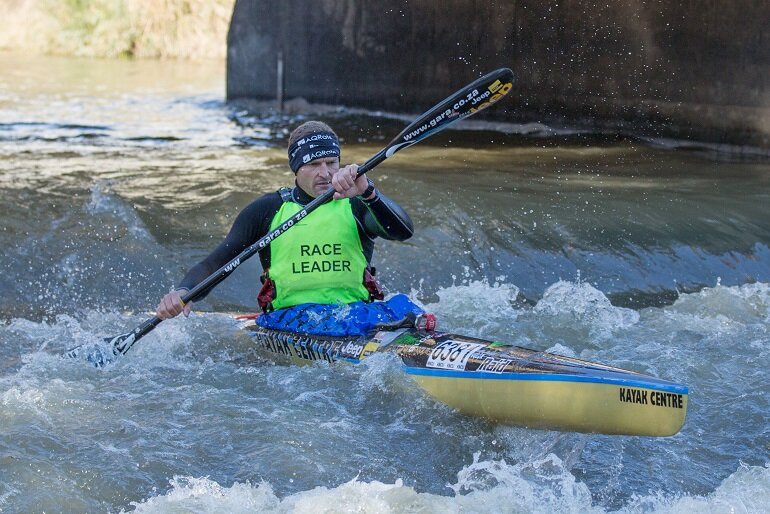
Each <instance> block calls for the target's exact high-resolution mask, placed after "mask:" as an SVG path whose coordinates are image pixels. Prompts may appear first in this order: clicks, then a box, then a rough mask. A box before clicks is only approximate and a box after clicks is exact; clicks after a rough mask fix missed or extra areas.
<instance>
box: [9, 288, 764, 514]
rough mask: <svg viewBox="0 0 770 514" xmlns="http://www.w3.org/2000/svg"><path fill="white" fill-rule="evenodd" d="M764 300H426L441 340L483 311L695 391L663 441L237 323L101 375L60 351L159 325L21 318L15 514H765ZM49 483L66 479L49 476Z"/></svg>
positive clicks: (555, 342) (169, 343) (194, 319)
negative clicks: (442, 332) (488, 396)
mask: <svg viewBox="0 0 770 514" xmlns="http://www.w3.org/2000/svg"><path fill="white" fill-rule="evenodd" d="M769 291H770V288H769V287H768V285H767V284H761V283H758V284H748V285H744V286H730V287H727V286H721V285H718V284H717V285H716V286H715V287H713V288H708V289H704V290H702V291H700V292H697V293H690V294H681V295H680V297H679V299H678V300H677V301H676V302H675V303H674V304H672V305H669V306H666V307H662V308H647V309H643V310H641V311H638V312H637V311H630V310H628V309H623V308H618V307H615V306H613V305H612V304H611V302H609V301H608V300H607V299H606V297H604V296H603V295H602V294H601V293H600V292H599V291H598V290H596V289H595V288H593V287H591V286H589V285H587V284H585V283H582V282H580V281H577V282H566V281H560V282H557V283H555V284H553V285H552V286H551V287H550V288H548V290H547V294H545V295H544V297H543V299H542V300H541V301H540V302H539V303H537V304H536V305H534V306H531V305H527V304H525V303H522V302H520V301H519V300H518V298H517V289H516V287H515V286H514V285H511V284H505V283H504V282H501V283H497V284H489V283H486V282H484V281H471V280H469V281H468V282H467V283H465V284H456V285H454V286H452V287H451V288H446V289H442V290H439V291H438V293H437V296H438V297H439V301H438V302H435V303H432V304H429V305H428V307H429V308H430V309H431V310H433V311H435V312H437V313H438V314H439V321H440V323H442V327H443V328H444V329H448V330H453V331H457V332H460V333H462V332H468V330H466V329H468V328H477V327H474V326H472V325H471V324H470V323H471V321H472V320H474V319H476V320H479V325H483V326H484V327H485V328H484V329H483V330H479V335H486V336H487V337H490V334H492V336H497V337H499V338H500V339H503V338H506V339H508V340H510V339H511V337H513V338H514V339H516V341H517V342H520V343H526V346H529V347H533V348H539V349H546V348H550V349H551V350H554V349H556V350H558V351H559V353H565V354H570V353H572V354H575V355H577V356H580V357H591V358H592V359H593V360H597V361H598V362H602V363H606V364H613V365H621V366H623V367H629V368H632V369H634V368H636V369H639V368H640V366H641V367H642V369H640V370H641V371H647V372H650V373H652V374H654V375H657V376H660V377H661V378H669V379H675V380H677V381H681V382H682V383H685V384H687V385H689V386H690V389H691V403H690V410H689V413H688V419H687V421H686V423H685V427H684V429H683V431H682V432H681V433H680V434H678V435H677V436H675V437H673V438H666V439H654V438H611V437H602V436H590V435H584V434H562V433H556V432H547V431H535V430H527V429H524V428H515V427H506V426H496V425H493V424H490V423H489V422H487V421H485V420H483V419H474V418H468V417H465V416H462V415H460V414H458V413H456V412H453V411H452V410H451V409H449V408H448V407H446V406H444V405H442V404H438V403H437V402H435V401H433V400H432V399H430V398H429V397H427V396H426V395H424V394H423V393H422V391H421V390H420V389H419V388H418V387H417V386H416V385H415V384H414V383H413V382H412V381H411V380H408V379H406V378H405V376H404V374H403V372H402V371H401V367H400V366H401V365H400V362H399V361H398V359H396V358H395V357H394V356H393V355H388V354H379V355H375V356H373V357H371V358H368V359H367V360H365V361H364V363H363V364H362V365H361V366H342V365H334V366H332V365H329V364H328V363H319V364H317V365H313V366H306V367H295V366H284V365H275V364H273V363H272V362H270V361H268V360H265V359H264V357H262V356H260V355H254V354H253V353H252V350H251V346H250V342H249V340H248V337H246V336H245V335H244V334H243V333H242V332H240V331H238V330H237V329H236V324H235V323H234V322H233V321H232V320H231V319H230V318H229V317H228V316H223V315H216V314H207V313H200V314H194V315H193V316H191V317H190V318H189V319H184V318H177V319H174V320H171V321H168V322H164V323H162V324H161V325H160V326H159V327H158V328H157V329H156V330H154V331H153V332H152V333H151V334H149V335H148V336H147V337H146V338H144V339H143V340H141V341H139V342H138V343H137V344H136V345H135V346H134V348H132V349H131V351H130V352H129V354H127V355H126V356H123V357H122V358H120V359H119V360H117V361H116V362H115V363H114V364H112V365H110V366H108V367H106V368H105V369H101V370H96V369H94V368H93V367H92V366H90V365H88V364H87V363H85V362H82V361H73V360H71V359H66V358H64V357H62V355H61V354H62V353H63V352H64V350H66V349H67V348H68V347H69V346H71V345H72V344H73V342H76V341H77V342H90V343H92V344H96V343H98V342H99V341H100V338H101V337H104V336H105V335H109V334H107V333H108V332H109V333H121V332H125V331H127V330H129V329H131V328H133V326H135V325H136V324H138V323H140V322H141V321H143V320H144V319H145V316H146V315H145V314H132V315H127V314H124V313H119V312H104V311H83V312H81V313H80V314H79V315H78V316H70V315H59V316H57V317H55V318H53V319H51V320H50V321H39V322H36V321H30V320H26V319H13V320H8V321H5V322H4V323H2V324H1V325H0V340H2V343H3V344H2V346H0V348H2V349H0V353H2V355H3V356H4V357H5V358H4V359H3V370H4V373H3V375H2V376H0V406H1V407H2V409H0V421H2V426H3V427H4V428H5V433H0V455H5V457H0V458H2V459H5V460H4V461H3V469H4V470H5V471H6V474H5V476H4V477H2V478H0V507H4V508H10V509H11V511H13V510H14V508H16V507H18V506H25V507H26V508H27V509H33V510H34V509H38V510H39V509H43V510H45V509H47V510H51V508H52V506H55V505H62V504H67V505H71V506H75V507H72V508H73V509H75V510H78V509H79V510H85V511H88V510H97V511H99V510H102V511H103V510H110V511H118V510H120V509H124V510H126V509H128V510H130V509H129V507H128V506H129V505H132V506H133V508H135V509H136V511H138V512H178V511H180V510H182V511H186V512H221V511H230V512H323V511H329V512H338V511H348V510H350V511H361V512H437V513H438V512H554V511H557V512H631V513H636V512H666V513H668V512H671V513H680V512H698V511H703V510H706V511H709V510H711V511H717V512H721V511H734V512H749V513H751V512H762V507H763V506H765V505H766V504H767V501H768V500H767V494H768V492H767V491H768V489H769V488H770V471H769V470H768V465H769V464H768V460H767V455H768V451H770V433H769V432H768V426H767V412H769V411H770V404H768V398H767V397H768V394H767V385H766V380H765V379H766V369H768V366H770V343H769V342H768V328H767V321H768V305H769V304H770V301H768V299H769V298H770V293H769ZM570 298H571V299H572V301H570ZM466 323H467V324H468V326H467V327H466V326H464V325H465V324H466ZM458 327H459V328H458ZM576 327H577V328H576ZM487 331H488V332H487ZM484 332H486V334H485V333H484ZM608 334H611V335H612V337H608ZM506 336H507V337H506ZM11 341H12V342H13V343H12V345H11V344H9V342H11ZM728 341H735V342H738V344H740V345H741V347H740V351H737V352H736V351H735V348H734V347H733V346H731V345H734V344H736V343H732V342H731V343H728ZM704 347H707V348H708V352H705V353H704ZM11 348H15V350H13V351H11V350H10V349H11ZM747 359H748V360H749V361H750V362H752V363H753V365H752V366H751V367H748V368H747V367H746V366H745V362H746V360H747ZM725 434H731V436H730V438H729V439H728V440H725ZM63 456H67V457H66V458H67V460H68V462H71V464H65V463H64V462H62V461H60V460H59V459H61V458H62V457H63ZM30 463H32V464H31V465H32V466H33V467H32V468H30V467H29V466H30ZM196 470H197V471H196ZM651 470H652V471H651ZM650 473H652V476H653V477H654V478H652V479H651V478H650ZM55 483H63V484H64V485H63V486H62V487H59V488H54V487H51V486H49V485H45V484H55ZM30 487H35V488H36V489H35V490H36V494H37V495H38V496H37V497H35V496H31V490H30V489H29V488H30ZM33 498H35V499H33ZM68 501H69V502H71V503H69V504H68V503H67V502H68ZM19 508H22V507H19Z"/></svg>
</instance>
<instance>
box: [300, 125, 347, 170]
mask: <svg viewBox="0 0 770 514" xmlns="http://www.w3.org/2000/svg"><path fill="white" fill-rule="evenodd" d="M339 156H340V142H339V140H338V139H337V136H335V135H334V134H332V133H331V132H313V133H312V134H308V135H307V136H305V137H303V138H300V139H298V140H296V141H294V143H292V145H291V146H290V147H289V167H291V171H293V172H294V173H297V170H299V169H300V168H301V167H302V166H303V165H305V164H307V163H309V162H310V161H314V160H316V159H321V158H322V157H338V158H339Z"/></svg>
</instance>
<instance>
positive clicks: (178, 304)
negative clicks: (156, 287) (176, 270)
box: [155, 290, 192, 319]
mask: <svg viewBox="0 0 770 514" xmlns="http://www.w3.org/2000/svg"><path fill="white" fill-rule="evenodd" d="M182 291H184V290H182ZM180 292H181V291H180V290H176V291H171V292H170V293H168V294H166V296H164V297H163V298H161V299H160V303H159V304H158V308H157V310H156V311H155V315H156V316H157V317H159V318H160V319H170V318H173V317H175V316H179V315H180V314H182V313H184V315H185V317H187V316H189V315H190V312H191V311H192V302H187V303H186V304H185V303H183V302H182V296H181V295H180Z"/></svg>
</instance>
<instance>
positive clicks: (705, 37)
mask: <svg viewBox="0 0 770 514" xmlns="http://www.w3.org/2000/svg"><path fill="white" fill-rule="evenodd" d="M278 52H282V54H283V56H284V58H285V76H286V89H285V91H286V95H287V97H289V98H290V97H304V98H306V99H307V100H309V101H311V102H323V103H335V104H343V105H348V106H362V107H368V108H373V109H382V110H392V111H403V112H417V111H421V110H424V109H425V108H427V107H429V106H431V105H432V104H433V103H435V102H437V101H438V100H440V99H442V98H444V97H445V96H446V95H447V94H448V93H450V92H451V91H453V90H454V89H455V88H458V87H460V86H462V85H463V84H465V83H467V82H469V81H470V80H471V79H473V78H475V77H477V76H479V75H481V74H482V73H484V72H486V71H489V70H491V69H493V68H496V67H499V66H508V67H510V68H512V69H513V70H514V73H515V75H516V77H517V80H518V82H517V84H516V88H515V89H514V94H513V95H512V96H514V101H506V102H505V105H502V104H501V105H500V106H497V107H495V109H490V110H489V111H487V112H486V113H484V114H483V116H487V117H496V118H498V119H505V120H510V121H542V122H546V123H555V122H565V123H569V124H580V125H588V126H595V127H612V128H615V129H618V130H629V131H631V132H634V133H640V134H647V135H661V136H673V137H690V138H694V139H699V140H706V141H713V142H720V143H732V144H740V145H755V146H764V147H770V2H767V0H711V1H709V0H679V1H675V2H672V1H671V0H648V1H642V0H611V1H608V0H601V1H578V0H559V1H556V0H518V1H515V0H498V1H486V2H484V1H477V0H408V1H407V0H366V1H365V0H313V1H309V0H281V1H268V0H237V2H236V5H235V9H234V12H233V18H232V22H231V25H230V32H229V35H228V66H227V96H228V99H237V98H256V99H270V98H275V92H276V58H277V57H276V56H277V54H278Z"/></svg>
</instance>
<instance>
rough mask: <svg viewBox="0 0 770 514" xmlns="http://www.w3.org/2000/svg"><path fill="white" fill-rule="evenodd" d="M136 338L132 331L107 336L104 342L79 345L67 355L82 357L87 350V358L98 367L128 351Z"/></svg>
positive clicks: (75, 357) (73, 357)
mask: <svg viewBox="0 0 770 514" xmlns="http://www.w3.org/2000/svg"><path fill="white" fill-rule="evenodd" d="M135 340H136V336H135V334H134V332H133V331H132V332H128V333H127V334H121V335H119V336H116V337H106V338H105V339H104V344H99V345H94V346H91V347H88V346H87V345H83V344H81V345H78V346H76V347H74V348H72V349H71V350H69V351H67V353H66V354H65V355H66V356H67V357H69V358H71V359H80V358H81V355H83V353H84V352H87V353H85V360H87V361H88V362H90V363H91V364H93V365H94V366H96V367H97V368H101V367H102V366H105V365H107V364H110V363H111V362H112V361H113V360H115V357H117V356H118V355H120V354H123V353H126V352H127V351H128V349H129V348H130V347H131V345H132V344H133V343H134V341H135Z"/></svg>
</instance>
